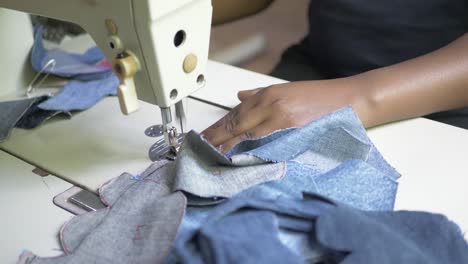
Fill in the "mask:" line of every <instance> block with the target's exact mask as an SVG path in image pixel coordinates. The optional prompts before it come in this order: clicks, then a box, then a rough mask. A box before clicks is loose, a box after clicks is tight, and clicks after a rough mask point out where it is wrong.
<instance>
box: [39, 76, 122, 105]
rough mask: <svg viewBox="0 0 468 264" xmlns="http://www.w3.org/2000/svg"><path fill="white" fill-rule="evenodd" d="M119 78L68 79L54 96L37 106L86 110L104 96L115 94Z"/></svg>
mask: <svg viewBox="0 0 468 264" xmlns="http://www.w3.org/2000/svg"><path fill="white" fill-rule="evenodd" d="M118 85H119V80H118V79H117V77H116V76H115V75H110V76H109V77H107V78H104V79H99V80H93V81H75V80H72V81H69V82H68V83H67V84H66V85H65V86H64V87H63V89H62V90H61V91H60V92H59V93H58V94H57V95H55V96H54V97H52V98H50V99H49V100H47V101H45V102H42V103H41V104H40V105H39V108H41V109H44V110H53V111H67V112H68V111H82V110H86V109H88V108H90V107H92V106H94V105H95V104H97V103H98V102H99V101H101V100H102V99H103V98H104V97H106V96H109V95H116V94H117V87H118Z"/></svg>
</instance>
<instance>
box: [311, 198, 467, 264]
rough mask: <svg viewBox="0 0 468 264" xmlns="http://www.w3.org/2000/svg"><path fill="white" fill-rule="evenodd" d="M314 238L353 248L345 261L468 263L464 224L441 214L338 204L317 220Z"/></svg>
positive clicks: (354, 263) (344, 263) (336, 246)
mask: <svg viewBox="0 0 468 264" xmlns="http://www.w3.org/2000/svg"><path fill="white" fill-rule="evenodd" d="M315 236H316V239H317V240H318V241H319V244H321V245H322V246H323V247H326V248H328V249H333V250H336V251H341V252H350V253H349V254H348V255H347V256H346V258H344V260H343V261H342V262H339V263H342V264H358V263H382V264H393V263H408V264H436V263H468V243H467V241H466V240H465V239H464V237H463V234H462V233H461V230H460V228H459V227H458V226H457V225H456V224H455V223H453V222H452V221H450V220H448V219H447V217H445V216H443V215H440V214H432V213H425V212H410V211H397V212H368V211H360V210H356V209H353V208H350V207H347V206H338V207H337V208H336V209H335V210H331V211H330V212H329V213H328V214H324V215H322V216H320V217H319V218H318V220H317V223H316V231H315Z"/></svg>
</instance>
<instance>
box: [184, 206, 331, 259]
mask: <svg viewBox="0 0 468 264" xmlns="http://www.w3.org/2000/svg"><path fill="white" fill-rule="evenodd" d="M325 201H326V200H325ZM325 201H323V200H318V199H317V200H302V199H286V198H283V197H278V198H276V199H251V198H245V197H237V198H232V199H231V200H229V201H228V202H226V203H223V204H221V205H219V206H217V207H216V208H214V209H212V210H211V212H210V213H209V216H208V217H200V216H201V214H198V215H197V214H196V215H197V216H198V217H200V218H199V219H198V220H199V221H201V222H202V223H203V224H202V225H201V227H200V228H198V229H197V228H192V229H191V230H190V231H189V230H185V231H187V232H185V233H183V232H179V235H181V233H183V234H182V235H183V236H184V239H183V240H182V239H178V240H177V241H176V246H175V248H176V251H177V254H178V257H179V258H180V259H179V261H181V262H183V263H244V262H252V261H256V260H257V259H262V261H265V263H270V262H271V261H272V262H273V263H276V262H278V261H275V259H277V260H281V259H283V260H284V259H289V260H288V261H287V262H288V263H289V262H293V263H300V262H302V261H301V258H300V256H299V255H297V254H296V253H294V252H293V251H292V250H290V249H289V248H287V247H285V246H283V244H282V243H281V240H280V239H279V228H280V227H283V228H285V229H288V230H303V231H309V230H310V229H311V228H312V226H311V225H310V224H308V223H310V222H312V220H313V219H316V218H317V217H318V216H320V215H322V214H324V213H326V212H327V211H328V210H330V209H331V208H332V207H333V203H332V202H331V201H328V202H325ZM265 212H266V213H267V214H265ZM189 213H190V212H189V211H187V214H189ZM277 216H280V217H277ZM225 220H227V221H228V222H225ZM186 221H190V220H189V219H187V218H185V219H184V223H183V224H182V228H185V229H186V228H187V226H188V225H187V222H186ZM254 221H255V222H254ZM304 226H305V227H306V228H304ZM263 227H265V229H264V228H263ZM257 231H259V232H257ZM255 235H258V236H255ZM230 237H231V238H232V239H231V240H230ZM227 241H229V243H228V242H227ZM260 241H261V242H260ZM220 244H221V245H226V247H220V246H219V245H220ZM241 244H244V245H243V246H241ZM264 246H265V247H264ZM229 248H230V249H232V250H230V249H229ZM309 251H310V250H309ZM323 254H324V252H323V251H317V252H315V253H314V256H313V257H312V258H314V259H321V256H322V255H323ZM262 263H263V262H262Z"/></svg>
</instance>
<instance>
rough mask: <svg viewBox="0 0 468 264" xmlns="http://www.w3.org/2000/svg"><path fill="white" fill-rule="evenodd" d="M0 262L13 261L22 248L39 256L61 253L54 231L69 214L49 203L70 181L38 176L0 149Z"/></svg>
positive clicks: (56, 230)
mask: <svg viewBox="0 0 468 264" xmlns="http://www.w3.org/2000/svg"><path fill="white" fill-rule="evenodd" d="M0 168H1V169H0V208H1V217H0V229H1V231H0V233H1V234H2V240H1V242H0V263H16V261H17V260H18V256H19V254H21V252H22V251H23V250H25V249H28V250H32V251H34V252H35V253H38V254H40V255H42V256H55V255H58V254H61V252H60V246H59V243H58V236H57V234H58V231H59V230H60V228H61V226H62V224H63V223H64V222H65V221H67V220H69V219H70V217H71V214H70V213H68V212H67V211H65V210H62V209H61V208H59V207H56V206H54V205H53V203H52V199H53V198H54V196H55V195H56V194H58V193H60V192H62V191H64V190H66V189H68V188H70V187H71V186H72V185H71V184H70V183H67V182H65V181H63V180H61V179H59V178H57V177H54V176H47V177H41V176H39V175H36V174H34V173H33V172H32V170H33V169H34V167H33V166H32V165H30V164H27V163H25V162H24V161H21V160H19V159H17V158H15V157H13V156H11V155H9V154H7V153H5V152H3V151H1V150H0Z"/></svg>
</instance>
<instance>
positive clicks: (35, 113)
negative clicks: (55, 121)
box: [16, 96, 72, 129]
mask: <svg viewBox="0 0 468 264" xmlns="http://www.w3.org/2000/svg"><path fill="white" fill-rule="evenodd" d="M47 100H48V97H47V96H43V97H41V98H38V100H36V101H35V102H34V103H33V104H32V105H31V107H29V109H28V110H27V111H26V113H25V114H24V115H23V116H22V117H21V119H20V120H19V121H18V123H16V127H17V128H23V129H33V128H36V127H38V126H40V125H42V123H44V122H45V121H47V120H49V119H50V118H52V117H54V116H56V115H60V114H63V115H65V116H67V117H68V118H71V117H72V115H71V113H70V112H64V111H53V110H43V109H40V108H39V105H40V104H41V103H42V102H44V101H47Z"/></svg>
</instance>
